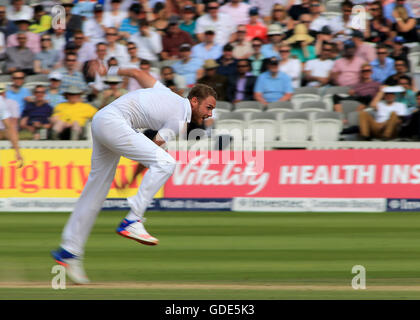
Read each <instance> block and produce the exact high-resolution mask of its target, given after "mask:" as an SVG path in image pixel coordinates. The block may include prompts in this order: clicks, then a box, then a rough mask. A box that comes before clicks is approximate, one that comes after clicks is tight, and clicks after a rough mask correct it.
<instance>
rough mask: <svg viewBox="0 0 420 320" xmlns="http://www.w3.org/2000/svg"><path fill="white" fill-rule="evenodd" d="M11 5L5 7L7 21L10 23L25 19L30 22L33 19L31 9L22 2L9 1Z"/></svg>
mask: <svg viewBox="0 0 420 320" xmlns="http://www.w3.org/2000/svg"><path fill="white" fill-rule="evenodd" d="M11 3H12V5H11V6H8V7H7V10H6V15H7V19H9V20H12V21H17V20H22V19H27V20H31V19H32V17H33V14H34V13H33V9H32V8H31V7H30V6H27V5H25V4H24V1H23V0H11Z"/></svg>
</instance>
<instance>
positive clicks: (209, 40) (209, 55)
mask: <svg viewBox="0 0 420 320" xmlns="http://www.w3.org/2000/svg"><path fill="white" fill-rule="evenodd" d="M214 38H215V32H214V30H213V29H212V28H208V29H207V30H206V31H205V32H204V39H203V42H201V43H199V44H196V45H195V46H193V47H192V51H191V56H192V57H193V58H199V59H202V60H208V59H213V60H216V59H219V58H220V57H221V56H222V54H223V48H222V46H221V45H219V44H217V43H215V42H214Z"/></svg>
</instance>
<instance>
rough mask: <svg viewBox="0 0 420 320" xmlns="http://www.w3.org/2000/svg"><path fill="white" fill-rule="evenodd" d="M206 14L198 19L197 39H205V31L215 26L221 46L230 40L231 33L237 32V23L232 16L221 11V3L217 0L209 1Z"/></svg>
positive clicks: (217, 41)
mask: <svg viewBox="0 0 420 320" xmlns="http://www.w3.org/2000/svg"><path fill="white" fill-rule="evenodd" d="M206 12H207V13H206V14H203V15H202V16H201V17H200V18H198V19H197V23H196V27H195V34H196V35H197V39H198V40H199V41H200V42H202V41H204V32H205V31H206V30H207V29H208V28H209V27H211V28H213V29H214V32H215V40H214V41H215V42H216V43H217V44H219V45H221V46H223V45H225V44H226V43H228V42H229V41H230V38H231V35H232V33H233V32H235V27H236V24H235V22H233V21H232V19H231V17H229V16H228V15H226V14H224V13H221V12H219V3H218V2H217V1H213V0H212V1H209V2H207V5H206Z"/></svg>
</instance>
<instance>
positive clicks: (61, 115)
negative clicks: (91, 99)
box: [51, 86, 97, 140]
mask: <svg viewBox="0 0 420 320" xmlns="http://www.w3.org/2000/svg"><path fill="white" fill-rule="evenodd" d="M63 91H64V96H65V97H66V99H67V102H63V103H60V104H58V105H56V106H55V108H54V112H53V114H52V118H51V123H52V138H53V139H54V140H58V139H59V138H60V135H61V133H62V132H63V131H64V130H65V129H70V131H71V140H79V139H80V136H81V134H82V130H83V128H84V126H85V125H86V122H87V121H88V120H90V119H92V117H93V115H94V114H95V113H96V111H97V109H96V108H95V107H93V106H92V105H90V104H88V103H84V102H82V98H81V97H82V93H83V90H81V89H79V88H78V87H75V86H70V87H67V88H66V89H64V90H63Z"/></svg>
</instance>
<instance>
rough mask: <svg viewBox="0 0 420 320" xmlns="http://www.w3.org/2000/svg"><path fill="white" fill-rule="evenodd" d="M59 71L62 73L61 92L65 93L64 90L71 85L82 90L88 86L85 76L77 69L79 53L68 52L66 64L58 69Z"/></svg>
mask: <svg viewBox="0 0 420 320" xmlns="http://www.w3.org/2000/svg"><path fill="white" fill-rule="evenodd" d="M57 72H58V73H60V74H61V77H62V79H61V87H60V93H64V90H65V89H66V88H68V87H70V86H73V87H77V88H79V89H80V90H84V89H85V88H86V82H85V80H84V78H83V74H82V73H81V72H80V71H78V70H77V55H76V54H74V53H68V54H67V55H66V57H65V60H64V66H63V67H62V68H60V69H57Z"/></svg>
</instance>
